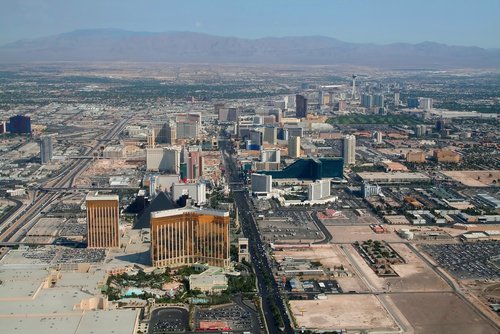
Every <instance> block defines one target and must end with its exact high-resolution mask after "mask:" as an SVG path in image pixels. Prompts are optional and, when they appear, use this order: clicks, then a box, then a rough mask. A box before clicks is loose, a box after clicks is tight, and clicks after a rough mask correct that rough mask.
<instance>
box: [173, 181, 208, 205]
mask: <svg viewBox="0 0 500 334" xmlns="http://www.w3.org/2000/svg"><path fill="white" fill-rule="evenodd" d="M182 196H187V198H190V199H191V200H193V201H194V203H195V204H197V205H203V204H206V202H207V186H206V184H205V183H203V182H196V183H175V184H174V185H172V199H173V200H174V201H177V200H179V198H181V197H182Z"/></svg>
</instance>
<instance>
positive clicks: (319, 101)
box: [318, 90, 325, 107]
mask: <svg viewBox="0 0 500 334" xmlns="http://www.w3.org/2000/svg"><path fill="white" fill-rule="evenodd" d="M324 96H325V92H323V91H322V90H320V91H319V93H318V104H319V106H320V107H321V106H322V105H323V97H324Z"/></svg>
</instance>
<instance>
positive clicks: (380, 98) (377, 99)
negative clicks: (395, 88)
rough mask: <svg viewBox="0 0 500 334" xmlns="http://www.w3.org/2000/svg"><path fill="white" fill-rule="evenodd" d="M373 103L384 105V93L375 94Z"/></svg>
mask: <svg viewBox="0 0 500 334" xmlns="http://www.w3.org/2000/svg"><path fill="white" fill-rule="evenodd" d="M373 105H374V106H375V107H380V108H383V107H384V94H376V95H373Z"/></svg>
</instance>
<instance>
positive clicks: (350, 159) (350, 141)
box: [342, 135, 356, 166]
mask: <svg viewBox="0 0 500 334" xmlns="http://www.w3.org/2000/svg"><path fill="white" fill-rule="evenodd" d="M342 156H343V157H344V166H345V165H354V164H355V163H356V136H354V135H347V136H345V137H344V139H343V145H342Z"/></svg>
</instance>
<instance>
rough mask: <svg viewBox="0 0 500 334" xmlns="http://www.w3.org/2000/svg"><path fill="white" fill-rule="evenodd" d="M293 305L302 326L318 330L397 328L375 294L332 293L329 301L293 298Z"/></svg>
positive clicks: (291, 305)
mask: <svg viewBox="0 0 500 334" xmlns="http://www.w3.org/2000/svg"><path fill="white" fill-rule="evenodd" d="M290 307H291V310H292V312H293V314H294V316H295V319H296V320H297V322H298V325H299V327H300V326H305V327H306V328H315V329H341V328H346V329H395V328H396V324H395V323H394V322H393V320H392V319H391V317H390V316H389V314H388V313H387V311H386V310H385V309H384V307H383V306H382V305H381V304H380V302H379V301H378V299H377V298H376V297H375V296H373V295H329V296H328V299H327V300H292V301H290ZM302 314H303V315H302Z"/></svg>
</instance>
